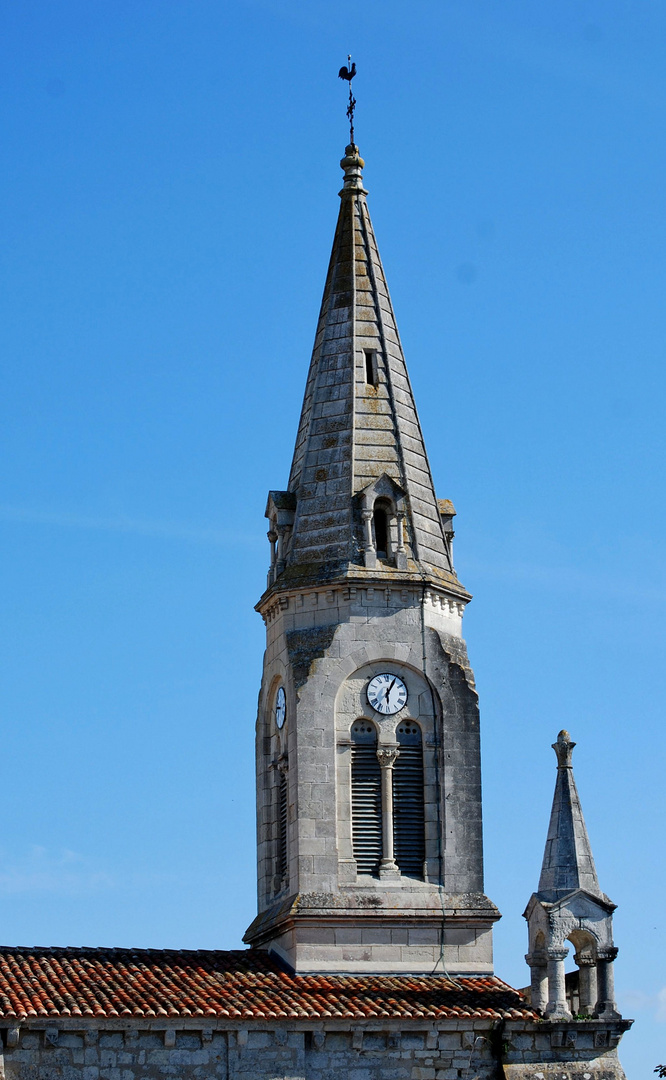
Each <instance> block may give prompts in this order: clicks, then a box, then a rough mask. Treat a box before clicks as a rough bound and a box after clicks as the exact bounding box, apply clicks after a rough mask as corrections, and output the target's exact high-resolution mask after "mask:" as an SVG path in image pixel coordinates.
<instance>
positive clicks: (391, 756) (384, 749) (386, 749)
mask: <svg viewBox="0 0 666 1080" xmlns="http://www.w3.org/2000/svg"><path fill="white" fill-rule="evenodd" d="M399 753H400V750H399V749H398V747H397V746H380V747H379V748H378V749H377V760H378V761H379V764H380V765H381V767H382V769H389V768H391V767H392V766H393V765H395V761H396V758H397V756H398V754H399Z"/></svg>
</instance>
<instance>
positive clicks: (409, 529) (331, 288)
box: [287, 145, 460, 589]
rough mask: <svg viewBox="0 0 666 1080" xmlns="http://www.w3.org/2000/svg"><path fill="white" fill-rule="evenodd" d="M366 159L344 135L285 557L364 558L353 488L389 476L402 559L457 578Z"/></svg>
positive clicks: (336, 563)
mask: <svg viewBox="0 0 666 1080" xmlns="http://www.w3.org/2000/svg"><path fill="white" fill-rule="evenodd" d="M363 164H364V163H363V160H362V159H361V157H360V156H359V153H358V148H357V147H356V146H353V145H350V146H348V147H347V151H346V156H345V157H344V158H343V160H342V162H341V166H342V168H343V170H344V174H345V180H344V186H343V189H342V191H341V192H340V196H341V206H340V213H339V216H338V222H337V227H336V231H335V238H334V241H333V250H332V253H331V259H330V263H329V268H328V274H327V278H326V286H325V289H324V296H323V300H322V305H321V311H320V314H319V322H318V325H317V333H316V337H315V343H314V349H313V353H312V360H311V363H310V370H309V373H308V379H307V385H306V390H305V397H304V401H303V408H302V412H301V418H300V423H299V428H298V434H297V438H296V447H295V450H294V457H293V462H292V467H291V475H290V478H289V490H290V492H292V493H293V494H294V496H295V498H296V514H295V520H294V525H293V530H292V533H291V537H290V541H289V554H288V558H287V562H288V563H290V564H292V565H293V564H320V565H321V564H325V563H328V564H332V566H333V567H337V569H338V571H342V570H344V568H347V567H349V566H354V565H356V566H357V567H360V566H362V565H363V558H362V535H361V533H362V526H361V522H360V516H359V513H358V496H359V493H360V492H361V491H363V490H364V489H367V488H368V485H371V484H372V483H373V481H375V480H377V479H378V478H379V477H381V476H382V475H386V476H388V477H389V478H390V479H391V480H392V481H393V482H394V483H395V484H396V485H397V486H398V488H400V489H401V490H402V491H403V492H404V493H405V531H406V551H407V556H408V560H409V562H408V565H409V566H410V568H411V569H412V571H417V572H420V573H422V572H423V571H426V572H430V573H434V574H435V576H437V577H439V578H443V579H444V580H446V581H448V582H449V583H451V584H455V585H457V587H458V589H460V586H459V584H458V582H457V580H456V578H455V575H454V573H453V567H452V564H451V560H450V554H449V548H448V546H447V543H446V540H445V537H444V533H443V528H442V520H441V516H440V512H439V507H438V504H437V500H436V497H435V490H434V487H433V482H432V477H431V474H430V466H429V464H428V458H427V455H426V450H425V445H424V442H423V436H422V434H421V428H420V424H419V419H418V415H417V412H416V406H415V404H414V397H413V394H412V389H411V385H410V382H409V376H408V374H407V368H406V364H405V359H404V355H403V352H402V346H401V344H400V337H399V334H398V329H397V325H396V320H395V316H394V314H393V308H392V305H391V299H390V296H389V292H388V287H387V284H386V278H385V275H384V270H383V267H382V263H381V260H380V257H379V251H378V248H377V242H376V240H375V236H374V232H373V228H372V223H371V221H370V215H369V213H368V208H367V203H366V198H365V197H366V194H367V192H366V191H365V189H364V188H363V182H362V175H361V169H362V167H363ZM414 564H417V565H414Z"/></svg>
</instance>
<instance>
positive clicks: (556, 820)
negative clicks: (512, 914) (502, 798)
mask: <svg viewBox="0 0 666 1080" xmlns="http://www.w3.org/2000/svg"><path fill="white" fill-rule="evenodd" d="M575 745H576V744H575V742H572V741H571V738H570V736H569V732H568V731H560V733H559V735H558V736H557V742H556V743H553V750H554V751H555V753H556V755H557V780H556V782H555V795H554V796H553V809H552V810H551V814H550V826H549V828H548V837H547V840H546V849H545V851H544V855H543V864H542V867H541V877H540V879H539V891H538V895H539V896H540V897H541V898H542V899H543V900H547V901H549V902H552V901H554V900H557V899H559V898H560V897H561V896H564V895H566V894H567V893H570V892H572V891H573V890H574V889H583V890H584V891H585V892H589V893H593V894H594V895H595V896H602V895H603V894H602V892H601V889H600V888H599V881H598V878H597V871H596V869H595V866H594V859H593V858H592V848H591V847H590V840H589V837H588V835H587V829H586V827H585V821H584V819H583V811H582V809H581V805H580V798H579V796H578V791H577V789H576V781H575V780H574V775H573V766H572V764H571V757H572V753H573V748H574V746H575Z"/></svg>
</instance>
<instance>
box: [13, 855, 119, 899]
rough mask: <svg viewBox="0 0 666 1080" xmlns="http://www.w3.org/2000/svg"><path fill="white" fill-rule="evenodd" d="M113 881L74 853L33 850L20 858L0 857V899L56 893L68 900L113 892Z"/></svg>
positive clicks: (90, 861) (91, 863) (106, 874)
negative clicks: (76, 896)
mask: <svg viewBox="0 0 666 1080" xmlns="http://www.w3.org/2000/svg"><path fill="white" fill-rule="evenodd" d="M114 886H115V881H114V879H113V878H112V876H111V875H110V874H109V873H107V871H106V870H104V869H102V868H101V867H99V866H97V865H96V864H95V863H94V862H93V860H91V859H89V858H86V857H85V856H83V855H79V854H78V853H77V852H75V851H68V850H64V851H60V852H58V853H54V852H50V851H47V849H46V848H43V847H39V846H34V847H32V848H31V849H30V851H28V852H27V853H26V854H25V855H23V856H22V857H19V858H18V859H14V860H12V859H9V858H8V857H7V856H5V855H4V854H3V853H0V895H4V896H11V895H17V894H20V893H59V894H66V895H69V896H73V895H80V894H82V893H90V892H98V891H100V890H106V889H111V888H114Z"/></svg>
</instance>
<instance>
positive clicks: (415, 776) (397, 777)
mask: <svg viewBox="0 0 666 1080" xmlns="http://www.w3.org/2000/svg"><path fill="white" fill-rule="evenodd" d="M396 737H397V740H398V746H399V747H400V753H399V754H398V757H397V760H396V762H395V765H394V766H393V847H394V855H395V861H396V862H397V864H398V866H399V867H400V873H401V874H404V875H405V876H406V877H417V878H422V877H423V863H424V860H425V817H424V807H423V748H422V745H421V729H420V728H419V726H418V724H415V723H414V722H413V721H409V720H403V721H402V723H400V724H398V730H397V731H396Z"/></svg>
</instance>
